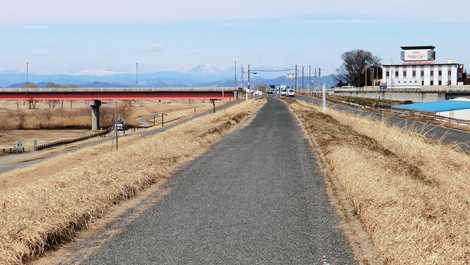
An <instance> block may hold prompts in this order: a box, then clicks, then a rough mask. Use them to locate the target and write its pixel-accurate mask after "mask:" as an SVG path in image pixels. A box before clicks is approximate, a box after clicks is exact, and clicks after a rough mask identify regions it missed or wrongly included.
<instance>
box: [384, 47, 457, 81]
mask: <svg viewBox="0 0 470 265" xmlns="http://www.w3.org/2000/svg"><path fill="white" fill-rule="evenodd" d="M401 57H402V61H403V63H402V64H389V65H383V66H382V71H383V72H382V80H381V85H382V86H384V87H387V88H419V87H422V86H457V85H459V84H460V81H461V80H462V74H463V70H464V69H463V65H462V64H458V63H451V62H450V63H435V58H436V52H435V47H434V46H404V47H402V52H401Z"/></svg>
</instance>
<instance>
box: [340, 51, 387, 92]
mask: <svg viewBox="0 0 470 265" xmlns="http://www.w3.org/2000/svg"><path fill="white" fill-rule="evenodd" d="M341 58H342V59H343V65H341V67H340V68H339V69H338V70H337V72H338V74H337V76H336V79H337V81H338V83H341V84H348V85H352V86H356V87H362V86H364V85H365V84H366V80H365V72H366V71H367V69H368V68H369V67H371V66H378V65H380V58H379V57H377V56H374V55H373V54H372V53H371V52H369V51H364V50H353V51H349V52H345V53H343V55H342V57H341Z"/></svg>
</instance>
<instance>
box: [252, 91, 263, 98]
mask: <svg viewBox="0 0 470 265" xmlns="http://www.w3.org/2000/svg"><path fill="white" fill-rule="evenodd" d="M253 96H255V97H261V96H263V92H262V91H259V90H256V91H255V92H254V93H253Z"/></svg>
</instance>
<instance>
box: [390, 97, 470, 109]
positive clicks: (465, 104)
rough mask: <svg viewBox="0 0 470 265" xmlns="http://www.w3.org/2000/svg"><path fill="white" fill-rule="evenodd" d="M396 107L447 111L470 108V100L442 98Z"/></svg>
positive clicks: (396, 107)
mask: <svg viewBox="0 0 470 265" xmlns="http://www.w3.org/2000/svg"><path fill="white" fill-rule="evenodd" d="M393 108H394V109H405V110H415V111H423V112H446V111H453V110H463V109H470V101H457V100H455V101H454V100H441V101H433V102H425V103H414V104H404V105H396V106H393Z"/></svg>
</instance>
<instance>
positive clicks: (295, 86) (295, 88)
mask: <svg viewBox="0 0 470 265" xmlns="http://www.w3.org/2000/svg"><path fill="white" fill-rule="evenodd" d="M298 70H299V69H298V65H295V72H294V90H295V91H297V75H298Z"/></svg>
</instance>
